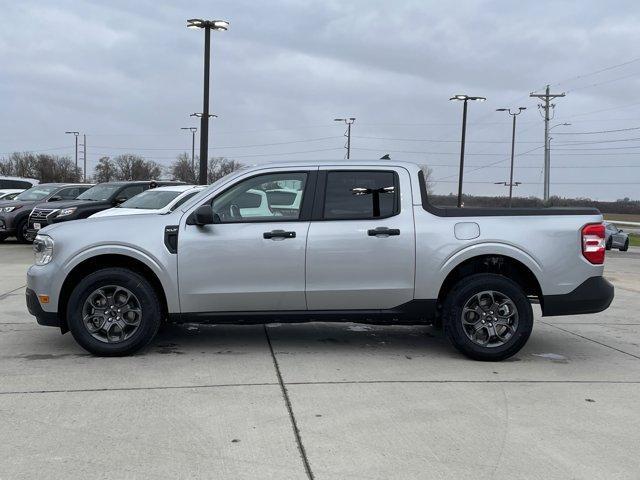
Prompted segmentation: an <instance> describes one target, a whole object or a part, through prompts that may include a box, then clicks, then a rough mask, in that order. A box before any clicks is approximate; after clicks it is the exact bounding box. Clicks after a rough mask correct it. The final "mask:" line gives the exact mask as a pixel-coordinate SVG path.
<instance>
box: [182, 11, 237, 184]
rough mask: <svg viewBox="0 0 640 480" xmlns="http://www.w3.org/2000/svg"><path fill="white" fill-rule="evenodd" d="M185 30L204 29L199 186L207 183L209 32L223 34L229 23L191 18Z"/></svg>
mask: <svg viewBox="0 0 640 480" xmlns="http://www.w3.org/2000/svg"><path fill="white" fill-rule="evenodd" d="M187 28H202V29H204V93H203V100H202V105H203V106H202V112H203V113H202V116H201V117H200V175H199V177H200V178H199V183H200V185H205V184H206V183H207V163H208V158H209V157H208V155H207V154H208V152H207V150H208V149H209V117H210V115H209V69H210V67H209V65H210V62H211V54H210V51H211V30H214V31H221V32H224V31H226V30H228V29H229V22H227V21H225V20H202V19H200V18H191V19H189V20H187Z"/></svg>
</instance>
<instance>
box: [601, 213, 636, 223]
mask: <svg viewBox="0 0 640 480" xmlns="http://www.w3.org/2000/svg"><path fill="white" fill-rule="evenodd" d="M604 219H605V220H609V221H616V220H617V221H619V222H625V221H626V222H640V215H639V214H635V213H605V214H604Z"/></svg>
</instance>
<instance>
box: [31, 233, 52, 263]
mask: <svg viewBox="0 0 640 480" xmlns="http://www.w3.org/2000/svg"><path fill="white" fill-rule="evenodd" d="M33 254H34V256H35V262H36V265H46V264H47V263H49V262H50V261H51V259H52V258H53V239H52V238H51V237H49V236H48V235H36V238H35V240H34V241H33Z"/></svg>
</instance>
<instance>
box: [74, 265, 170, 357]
mask: <svg viewBox="0 0 640 480" xmlns="http://www.w3.org/2000/svg"><path fill="white" fill-rule="evenodd" d="M114 285H115V286H118V287H123V288H125V289H128V290H129V291H130V292H131V293H132V294H133V295H135V297H136V299H137V300H138V301H139V304H140V308H141V312H142V313H141V320H140V323H139V326H138V328H137V330H135V331H134V332H133V334H132V335H131V337H129V338H126V339H124V340H122V341H119V342H117V343H106V342H104V341H101V340H98V339H96V338H95V337H94V336H93V335H92V334H91V333H90V332H89V330H88V328H87V327H86V326H85V324H84V322H83V318H82V317H83V307H84V305H85V301H86V300H87V298H88V297H89V295H91V294H92V292H94V291H95V290H96V289H99V288H101V287H106V286H114ZM161 322H162V308H161V306H160V300H159V299H158V294H157V293H156V291H155V289H154V288H153V286H152V285H151V284H150V283H149V282H148V281H147V280H146V279H145V278H144V277H143V276H141V275H140V274H138V273H136V272H133V271H131V270H128V269H126V268H105V269H102V270H98V271H96V272H93V273H91V274H89V275H87V276H86V277H85V278H83V279H82V280H81V281H80V282H78V285H77V286H76V287H75V288H74V289H73V292H71V296H70V297H69V303H68V308H67V323H68V325H69V330H70V331H71V334H72V335H73V338H75V339H76V341H77V342H78V343H79V344H80V346H81V347H82V348H84V349H85V350H87V351H88V352H90V353H93V354H94V355H99V356H109V357H112V356H124V355H131V354H132V353H135V352H137V351H138V350H140V349H142V348H144V347H145V346H146V345H147V344H148V343H149V342H150V341H151V340H152V339H153V338H154V337H155V335H156V333H157V332H158V328H159V327H160V323H161Z"/></svg>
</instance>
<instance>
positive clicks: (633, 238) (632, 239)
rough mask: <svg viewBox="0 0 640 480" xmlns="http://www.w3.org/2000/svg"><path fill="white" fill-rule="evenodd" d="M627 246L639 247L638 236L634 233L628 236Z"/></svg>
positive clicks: (639, 239) (639, 240)
mask: <svg viewBox="0 0 640 480" xmlns="http://www.w3.org/2000/svg"><path fill="white" fill-rule="evenodd" d="M629 245H631V246H633V247H640V235H636V234H634V233H631V234H629Z"/></svg>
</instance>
